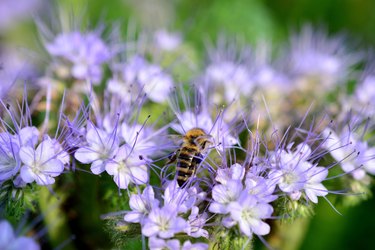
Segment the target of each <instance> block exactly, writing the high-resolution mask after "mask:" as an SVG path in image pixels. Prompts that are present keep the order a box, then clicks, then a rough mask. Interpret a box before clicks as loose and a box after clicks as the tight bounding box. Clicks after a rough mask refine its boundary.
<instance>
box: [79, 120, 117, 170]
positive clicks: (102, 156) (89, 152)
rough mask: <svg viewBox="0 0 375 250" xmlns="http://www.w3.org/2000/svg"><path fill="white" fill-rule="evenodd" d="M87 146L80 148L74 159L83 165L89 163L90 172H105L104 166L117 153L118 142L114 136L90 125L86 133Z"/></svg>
mask: <svg viewBox="0 0 375 250" xmlns="http://www.w3.org/2000/svg"><path fill="white" fill-rule="evenodd" d="M86 141H87V145H86V146H82V147H80V148H79V149H78V150H77V151H76V152H75V154H74V157H75V158H76V159H77V160H78V161H80V162H82V163H84V164H88V163H91V172H93V173H94V174H100V173H102V172H103V171H104V170H105V165H106V164H107V162H108V161H109V160H111V159H112V158H113V157H114V156H115V155H116V153H117V151H118V148H119V142H118V139H117V137H116V135H115V134H108V133H107V132H106V131H104V130H102V129H99V128H96V127H94V126H93V125H91V126H90V127H89V128H88V129H87V133H86Z"/></svg>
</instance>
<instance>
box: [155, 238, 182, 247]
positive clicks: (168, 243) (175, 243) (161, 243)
mask: <svg viewBox="0 0 375 250" xmlns="http://www.w3.org/2000/svg"><path fill="white" fill-rule="evenodd" d="M148 247H149V248H150V249H151V250H165V249H167V250H175V249H180V241H179V240H163V239H159V238H157V237H150V239H149V240H148Z"/></svg>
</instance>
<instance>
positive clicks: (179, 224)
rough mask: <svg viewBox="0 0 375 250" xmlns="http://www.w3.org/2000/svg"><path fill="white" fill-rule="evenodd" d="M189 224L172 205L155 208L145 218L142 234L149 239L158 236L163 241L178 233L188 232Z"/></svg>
mask: <svg viewBox="0 0 375 250" xmlns="http://www.w3.org/2000/svg"><path fill="white" fill-rule="evenodd" d="M187 227H188V224H187V222H186V221H185V220H184V219H182V218H181V217H178V216H177V209H176V207H175V206H172V205H165V206H164V207H162V208H158V207H154V208H153V209H152V211H151V212H150V213H149V215H148V217H147V218H145V220H144V224H143V225H142V234H143V235H145V236H147V237H152V236H158V237H160V238H163V239H168V238H171V237H173V236H174V235H175V234H176V233H180V232H184V231H186V230H187Z"/></svg>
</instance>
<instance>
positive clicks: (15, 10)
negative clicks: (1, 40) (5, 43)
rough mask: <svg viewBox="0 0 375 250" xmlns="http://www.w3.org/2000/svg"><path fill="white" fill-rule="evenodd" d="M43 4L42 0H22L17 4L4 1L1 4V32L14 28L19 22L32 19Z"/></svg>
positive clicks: (7, 0) (9, 0)
mask: <svg viewBox="0 0 375 250" xmlns="http://www.w3.org/2000/svg"><path fill="white" fill-rule="evenodd" d="M41 3H42V1H40V0H21V1H18V2H17V3H15V2H13V1H11V0H2V1H1V2H0V32H1V31H3V30H6V29H8V28H10V27H12V26H14V24H16V23H17V21H21V20H23V19H26V18H27V17H28V18H30V17H31V15H32V14H33V12H35V11H36V10H37V8H38V7H39V6H40V5H41Z"/></svg>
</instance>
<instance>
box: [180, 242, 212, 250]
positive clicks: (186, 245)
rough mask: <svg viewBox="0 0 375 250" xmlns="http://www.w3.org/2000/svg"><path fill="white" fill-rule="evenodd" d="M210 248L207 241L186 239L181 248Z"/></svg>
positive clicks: (191, 249) (199, 249)
mask: <svg viewBox="0 0 375 250" xmlns="http://www.w3.org/2000/svg"><path fill="white" fill-rule="evenodd" d="M206 249H208V244H206V243H199V242H198V243H191V242H190V241H189V240H187V241H185V242H184V244H183V245H182V248H181V250H206Z"/></svg>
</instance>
